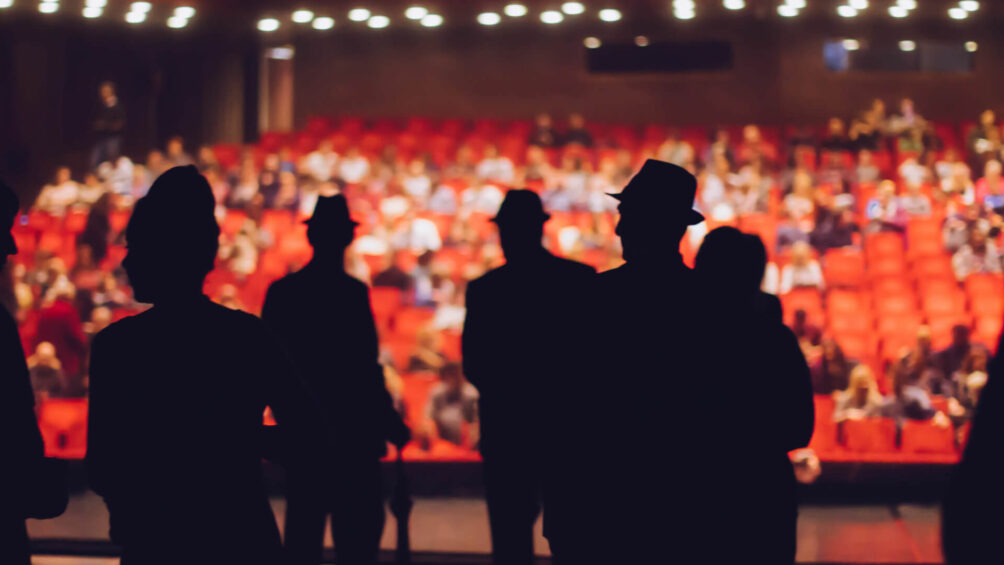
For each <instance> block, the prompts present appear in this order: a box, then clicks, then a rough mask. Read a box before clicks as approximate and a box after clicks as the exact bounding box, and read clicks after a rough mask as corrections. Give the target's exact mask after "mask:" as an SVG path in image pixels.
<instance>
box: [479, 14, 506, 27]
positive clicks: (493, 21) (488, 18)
mask: <svg viewBox="0 0 1004 565" xmlns="http://www.w3.org/2000/svg"><path fill="white" fill-rule="evenodd" d="M501 21H502V16H500V15H498V14H496V13H495V12H481V13H480V14H478V23H479V24H481V25H483V26H493V25H498V23H499V22H501Z"/></svg>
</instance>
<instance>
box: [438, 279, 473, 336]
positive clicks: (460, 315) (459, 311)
mask: <svg viewBox="0 0 1004 565" xmlns="http://www.w3.org/2000/svg"><path fill="white" fill-rule="evenodd" d="M465 290H466V288H465V287H464V285H463V284H458V285H456V286H455V287H453V288H452V290H451V292H450V293H449V296H448V297H447V299H446V300H442V301H440V302H439V305H438V306H436V315H435V317H434V318H433V319H432V327H433V329H435V330H437V331H444V330H450V331H461V330H462V329H463V327H464V318H465V316H466V315H467V307H466V306H465V303H464V296H465V295H464V291H465Z"/></svg>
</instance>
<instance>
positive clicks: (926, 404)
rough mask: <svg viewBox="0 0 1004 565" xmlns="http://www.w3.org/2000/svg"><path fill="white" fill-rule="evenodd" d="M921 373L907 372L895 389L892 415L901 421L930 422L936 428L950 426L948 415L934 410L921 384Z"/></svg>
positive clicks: (929, 397) (929, 396) (928, 395)
mask: <svg viewBox="0 0 1004 565" xmlns="http://www.w3.org/2000/svg"><path fill="white" fill-rule="evenodd" d="M922 375H923V372H921V371H909V372H907V373H906V374H905V377H904V380H903V382H902V383H900V386H898V387H896V391H895V392H896V395H895V396H896V398H895V404H894V413H895V415H896V416H897V419H898V420H899V421H900V422H901V423H902V421H903V420H930V421H931V422H933V423H934V425H936V426H938V427H948V426H950V425H951V420H949V418H948V415H947V414H945V413H944V412H941V411H940V410H937V409H935V408H934V406H933V404H932V402H931V395H930V394H928V392H927V390H925V388H924V386H923V382H922V380H921V379H922Z"/></svg>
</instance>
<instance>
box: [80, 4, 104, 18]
mask: <svg viewBox="0 0 1004 565" xmlns="http://www.w3.org/2000/svg"><path fill="white" fill-rule="evenodd" d="M102 12H103V10H102V9H101V8H98V7H97V6H86V7H85V8H84V12H83V13H84V17H85V18H87V19H94V18H100V17H101V13H102Z"/></svg>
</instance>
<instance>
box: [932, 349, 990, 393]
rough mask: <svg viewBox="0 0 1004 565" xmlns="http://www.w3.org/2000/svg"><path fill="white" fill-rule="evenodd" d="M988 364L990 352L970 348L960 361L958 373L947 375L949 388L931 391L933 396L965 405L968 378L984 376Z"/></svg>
mask: <svg viewBox="0 0 1004 565" xmlns="http://www.w3.org/2000/svg"><path fill="white" fill-rule="evenodd" d="M989 362H990V351H988V350H987V349H985V348H983V347H970V348H969V354H968V355H966V357H965V359H963V360H962V365H961V366H960V367H959V370H958V371H955V373H953V374H951V375H949V379H950V381H949V382H950V388H949V387H946V388H945V389H944V390H943V391H932V392H933V393H934V394H942V395H944V396H949V397H952V398H955V399H956V400H957V401H958V402H960V403H962V404H965V402H966V398H967V397H968V396H969V392H970V391H969V378H970V377H971V376H972V375H973V374H974V373H982V374H983V375H986V373H987V367H988V365H989Z"/></svg>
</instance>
